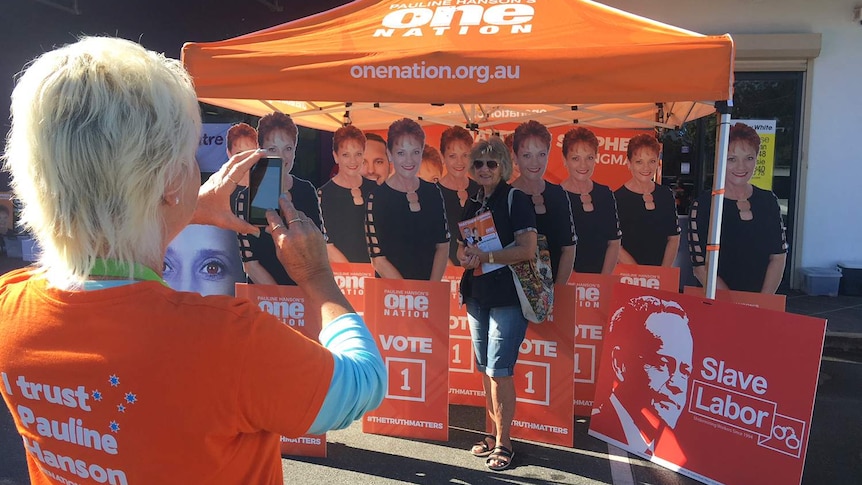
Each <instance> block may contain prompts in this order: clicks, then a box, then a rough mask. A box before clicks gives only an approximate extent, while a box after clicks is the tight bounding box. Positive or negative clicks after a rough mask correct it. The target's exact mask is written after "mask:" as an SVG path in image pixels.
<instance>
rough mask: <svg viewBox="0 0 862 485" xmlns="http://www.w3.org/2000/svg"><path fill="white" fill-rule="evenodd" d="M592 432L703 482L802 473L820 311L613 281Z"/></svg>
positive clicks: (772, 479) (791, 478)
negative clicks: (791, 310)
mask: <svg viewBox="0 0 862 485" xmlns="http://www.w3.org/2000/svg"><path fill="white" fill-rule="evenodd" d="M611 309H612V310H613V311H612V313H611V319H610V321H609V324H608V331H607V333H606V334H605V348H604V352H603V355H602V362H603V363H602V367H601V369H600V370H599V381H598V388H597V391H596V405H595V407H594V409H593V414H592V417H591V419H590V435H592V436H595V437H597V438H600V439H602V440H605V441H607V442H609V443H612V444H614V445H616V446H618V447H620V448H622V449H625V450H627V451H628V452H630V453H634V454H636V455H638V456H641V457H643V458H645V459H648V460H650V461H652V462H654V463H657V464H659V465H662V466H665V467H668V468H670V469H672V470H677V471H678V472H679V473H682V474H684V475H686V476H689V477H692V478H695V479H697V480H701V481H703V482H706V483H733V484H762V483H800V482H801V479H802V467H803V464H804V462H805V453H806V449H807V446H808V436H809V432H810V428H811V417H812V413H813V410H814V395H815V391H816V388H817V379H818V373H819V370H820V359H821V352H822V350H823V339H824V336H825V333H826V321H825V320H822V319H817V318H811V317H806V316H800V315H793V314H788V313H781V312H776V311H771V310H763V309H759V308H752V307H748V306H744V305H737V304H734V303H730V302H725V301H717V300H706V299H703V298H698V297H694V296H689V295H680V294H677V293H672V292H665V291H658V290H650V289H645V288H638V287H633V286H627V285H619V284H618V285H616V286H615V287H614V295H613V298H612V305H611Z"/></svg>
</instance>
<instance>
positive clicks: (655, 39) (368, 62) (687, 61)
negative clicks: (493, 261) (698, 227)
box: [182, 0, 734, 298]
mask: <svg viewBox="0 0 862 485" xmlns="http://www.w3.org/2000/svg"><path fill="white" fill-rule="evenodd" d="M733 59H734V53H733V41H732V40H731V38H730V36H729V35H721V36H706V35H701V34H698V33H695V32H691V31H688V30H684V29H680V28H678V27H673V26H670V25H666V24H663V23H660V22H656V21H653V20H650V19H646V18H643V17H639V16H636V15H632V14H630V13H627V12H624V11H621V10H618V9H615V8H611V7H608V6H605V5H602V4H599V3H596V2H592V1H590V0H426V1H420V2H397V1H393V0H356V1H354V2H352V3H349V4H347V5H344V6H342V7H339V8H336V9H333V10H330V11H327V12H323V13H321V14H318V15H314V16H311V17H306V18H303V19H299V20H296V21H293V22H288V23H286V24H282V25H278V26H275V27H271V28H269V29H265V30H261V31H259V32H253V33H250V34H246V35H243V36H240V37H236V38H233V39H228V40H224V41H220V42H209V43H187V44H186V45H184V46H183V50H182V60H183V62H184V64H185V66H186V68H187V69H188V70H189V72H190V73H191V75H192V77H193V78H194V81H195V88H196V90H197V93H198V98H199V99H200V100H201V101H203V102H206V103H210V104H214V105H217V106H223V107H226V108H230V109H234V110H237V111H242V112H246V113H250V114H256V115H263V114H265V113H269V112H272V111H281V112H284V113H288V114H290V115H291V116H293V117H294V118H295V119H296V122H297V123H298V124H301V125H304V126H309V127H313V128H320V129H325V130H330V131H334V130H335V129H337V128H339V127H341V126H342V125H343V124H346V123H353V124H355V125H356V126H358V127H359V128H361V129H366V130H367V129H382V128H385V127H387V126H388V125H389V124H390V123H391V122H392V121H393V120H394V119H396V118H401V117H405V116H406V117H410V118H413V119H417V120H420V121H422V122H424V123H425V124H429V123H435V124H443V125H455V124H458V125H466V126H468V127H470V128H475V129H482V128H490V127H494V126H497V125H500V124H503V123H510V122H520V121H523V120H527V119H535V120H537V121H540V122H542V123H544V124H545V125H547V126H549V127H553V126H560V125H566V124H572V123H580V124H584V125H592V126H601V127H628V128H637V127H664V128H677V127H679V126H681V125H682V124H683V123H684V122H686V121H688V120H691V119H695V118H698V117H701V116H705V115H707V114H712V113H715V111H716V110H715V102H724V101H729V100H731V99H732V89H733ZM729 123H730V113H729V110H728V109H727V108H726V104H725V105H724V108H723V109H722V110H721V122H720V123H719V130H718V131H719V133H718V142H717V143H716V147H717V153H716V173H717V174H721V176H719V177H716V178H715V181H714V194H715V195H714V200H713V204H712V207H713V214H712V215H711V218H710V220H711V224H710V226H711V227H710V232H709V245H708V253H709V255H708V264H707V267H708V276H707V279H708V282H707V285H706V287H707V288H706V294H707V296H708V297H710V298H714V296H715V280H716V276H717V266H718V265H717V255H718V252H717V250H718V241H719V235H720V221H721V207H722V198H723V195H722V193H723V187H724V170H725V164H726V155H727V132H728V126H729Z"/></svg>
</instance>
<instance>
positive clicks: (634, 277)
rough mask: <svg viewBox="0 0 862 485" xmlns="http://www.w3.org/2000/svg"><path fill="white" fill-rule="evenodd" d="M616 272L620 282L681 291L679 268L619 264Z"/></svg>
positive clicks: (615, 268) (615, 267)
mask: <svg viewBox="0 0 862 485" xmlns="http://www.w3.org/2000/svg"><path fill="white" fill-rule="evenodd" d="M614 274H615V275H617V276H618V277H619V282H620V283H625V284H627V285H635V286H642V287H644V288H650V289H654V290H664V291H677V292H678V291H679V268H666V267H664V266H641V265H637V264H617V265H616V266H614Z"/></svg>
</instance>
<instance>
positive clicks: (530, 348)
mask: <svg viewBox="0 0 862 485" xmlns="http://www.w3.org/2000/svg"><path fill="white" fill-rule="evenodd" d="M574 301H575V288H573V287H571V286H559V285H558V286H555V287H554V309H553V312H552V313H551V314H550V315H548V319H547V320H546V321H545V322H543V323H530V324H529V325H528V327H527V335H526V337H525V338H524V341H523V342H522V343H521V348H520V355H519V356H518V363H517V364H516V365H515V376H514V381H515V392H516V394H517V401H518V405H517V407H516V408H515V418H514V419H513V420H512V437H513V438H522V439H528V440H532V441H538V442H541V443H551V444H555V445H560V446H574V428H573V424H574V423H573V420H572V399H573V397H574V392H575V391H574V383H573V382H572V371H573V369H574V360H573V355H574V352H575V306H574Z"/></svg>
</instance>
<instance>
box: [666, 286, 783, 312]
mask: <svg viewBox="0 0 862 485" xmlns="http://www.w3.org/2000/svg"><path fill="white" fill-rule="evenodd" d="M683 294H686V295H692V296H699V297H701V298H703V296H704V295H705V294H706V292H705V291H704V289H703V288H700V287H697V286H686V287H685V288H683ZM715 299H716V300H718V301H729V302H732V303H738V304H740V305H747V306H753V307H755V308H763V309H764V310H774V311H777V312H783V311H785V309H786V303H787V297H786V296H784V295H770V294H766V293H753V292H751V291H734V290H715Z"/></svg>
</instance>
